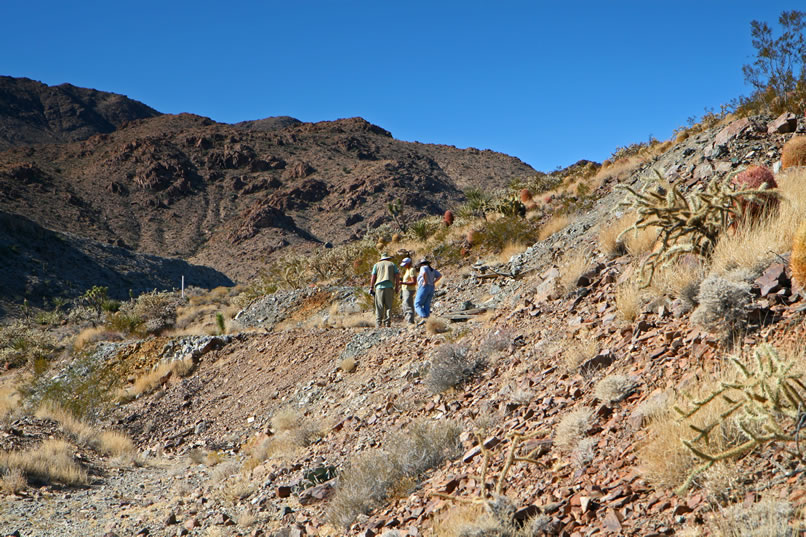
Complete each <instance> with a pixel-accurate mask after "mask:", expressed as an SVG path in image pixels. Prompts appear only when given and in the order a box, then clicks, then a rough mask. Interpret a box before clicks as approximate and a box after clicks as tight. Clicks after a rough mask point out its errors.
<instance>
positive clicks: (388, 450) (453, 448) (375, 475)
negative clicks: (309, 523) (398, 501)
mask: <svg viewBox="0 0 806 537" xmlns="http://www.w3.org/2000/svg"><path fill="white" fill-rule="evenodd" d="M459 433H460V428H459V426H458V425H457V424H455V423H453V422H450V421H448V422H445V421H440V422H427V421H416V422H414V423H412V424H411V425H409V427H407V428H406V430H404V431H401V432H400V433H397V434H394V435H391V436H390V437H388V438H387V439H385V441H384V444H383V445H384V448H383V450H376V451H370V452H365V453H362V454H360V455H358V456H357V457H356V458H355V459H354V460H352V461H351V462H350V464H349V465H348V466H347V468H345V469H344V470H343V471H342V472H341V473H340V475H339V487H338V488H337V489H336V492H335V494H334V495H333V498H332V499H331V501H330V505H329V507H328V511H327V518H328V519H329V521H330V522H331V523H332V524H334V525H336V526H341V527H349V526H350V524H352V522H353V520H355V517H356V516H358V515H359V514H362V513H369V512H370V511H371V510H373V509H376V508H378V507H380V506H381V505H383V504H384V502H386V500H387V499H388V498H389V496H390V494H392V492H393V491H394V490H395V489H396V488H397V487H399V486H400V484H401V483H403V482H409V483H411V484H414V483H415V482H416V481H417V480H418V479H419V478H420V477H421V476H422V474H423V473H424V472H426V471H428V470H430V469H431V468H434V467H436V466H439V465H440V464H442V463H443V461H445V460H446V459H450V458H453V457H455V456H457V455H458V453H459V448H460V444H459V441H458V439H459ZM401 492H402V491H401Z"/></svg>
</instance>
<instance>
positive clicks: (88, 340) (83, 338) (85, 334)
mask: <svg viewBox="0 0 806 537" xmlns="http://www.w3.org/2000/svg"><path fill="white" fill-rule="evenodd" d="M118 339H120V334H119V333H117V332H113V331H111V330H109V329H108V328H104V327H103V326H91V327H89V328H85V329H84V330H82V331H81V332H79V333H78V335H77V336H76V338H75V339H74V340H73V352H81V351H82V350H83V349H84V348H85V347H86V346H87V345H91V344H92V343H97V342H99V341H115V340H118Z"/></svg>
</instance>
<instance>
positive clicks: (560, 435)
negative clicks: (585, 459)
mask: <svg viewBox="0 0 806 537" xmlns="http://www.w3.org/2000/svg"><path fill="white" fill-rule="evenodd" d="M592 417H593V410H591V409H590V408H588V407H584V406H583V407H579V408H575V409H574V410H572V411H571V412H569V413H568V414H566V415H565V417H563V419H562V420H560V423H558V424H557V427H556V428H555V429H554V445H555V446H557V447H558V448H559V449H561V450H563V451H566V452H571V451H573V450H574V449H576V447H577V445H578V444H579V441H580V440H582V438H583V437H584V436H585V433H586V432H587V431H588V428H589V427H590V422H591V418H592Z"/></svg>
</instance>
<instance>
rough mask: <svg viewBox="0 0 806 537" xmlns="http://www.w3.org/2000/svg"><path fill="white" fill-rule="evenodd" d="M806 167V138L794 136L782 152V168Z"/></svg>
mask: <svg viewBox="0 0 806 537" xmlns="http://www.w3.org/2000/svg"><path fill="white" fill-rule="evenodd" d="M793 166H806V136H793V137H792V138H790V140H789V141H788V142H787V143H785V144H784V147H783V149H782V150H781V168H782V169H786V168H791V167H793Z"/></svg>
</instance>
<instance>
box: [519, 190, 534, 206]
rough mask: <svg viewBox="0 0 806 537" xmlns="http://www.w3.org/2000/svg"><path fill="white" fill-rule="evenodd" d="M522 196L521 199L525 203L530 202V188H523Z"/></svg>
mask: <svg viewBox="0 0 806 537" xmlns="http://www.w3.org/2000/svg"><path fill="white" fill-rule="evenodd" d="M520 197H521V201H522V202H523V203H528V202H530V201H532V193H531V192H529V189H528V188H522V189H521V191H520Z"/></svg>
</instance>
